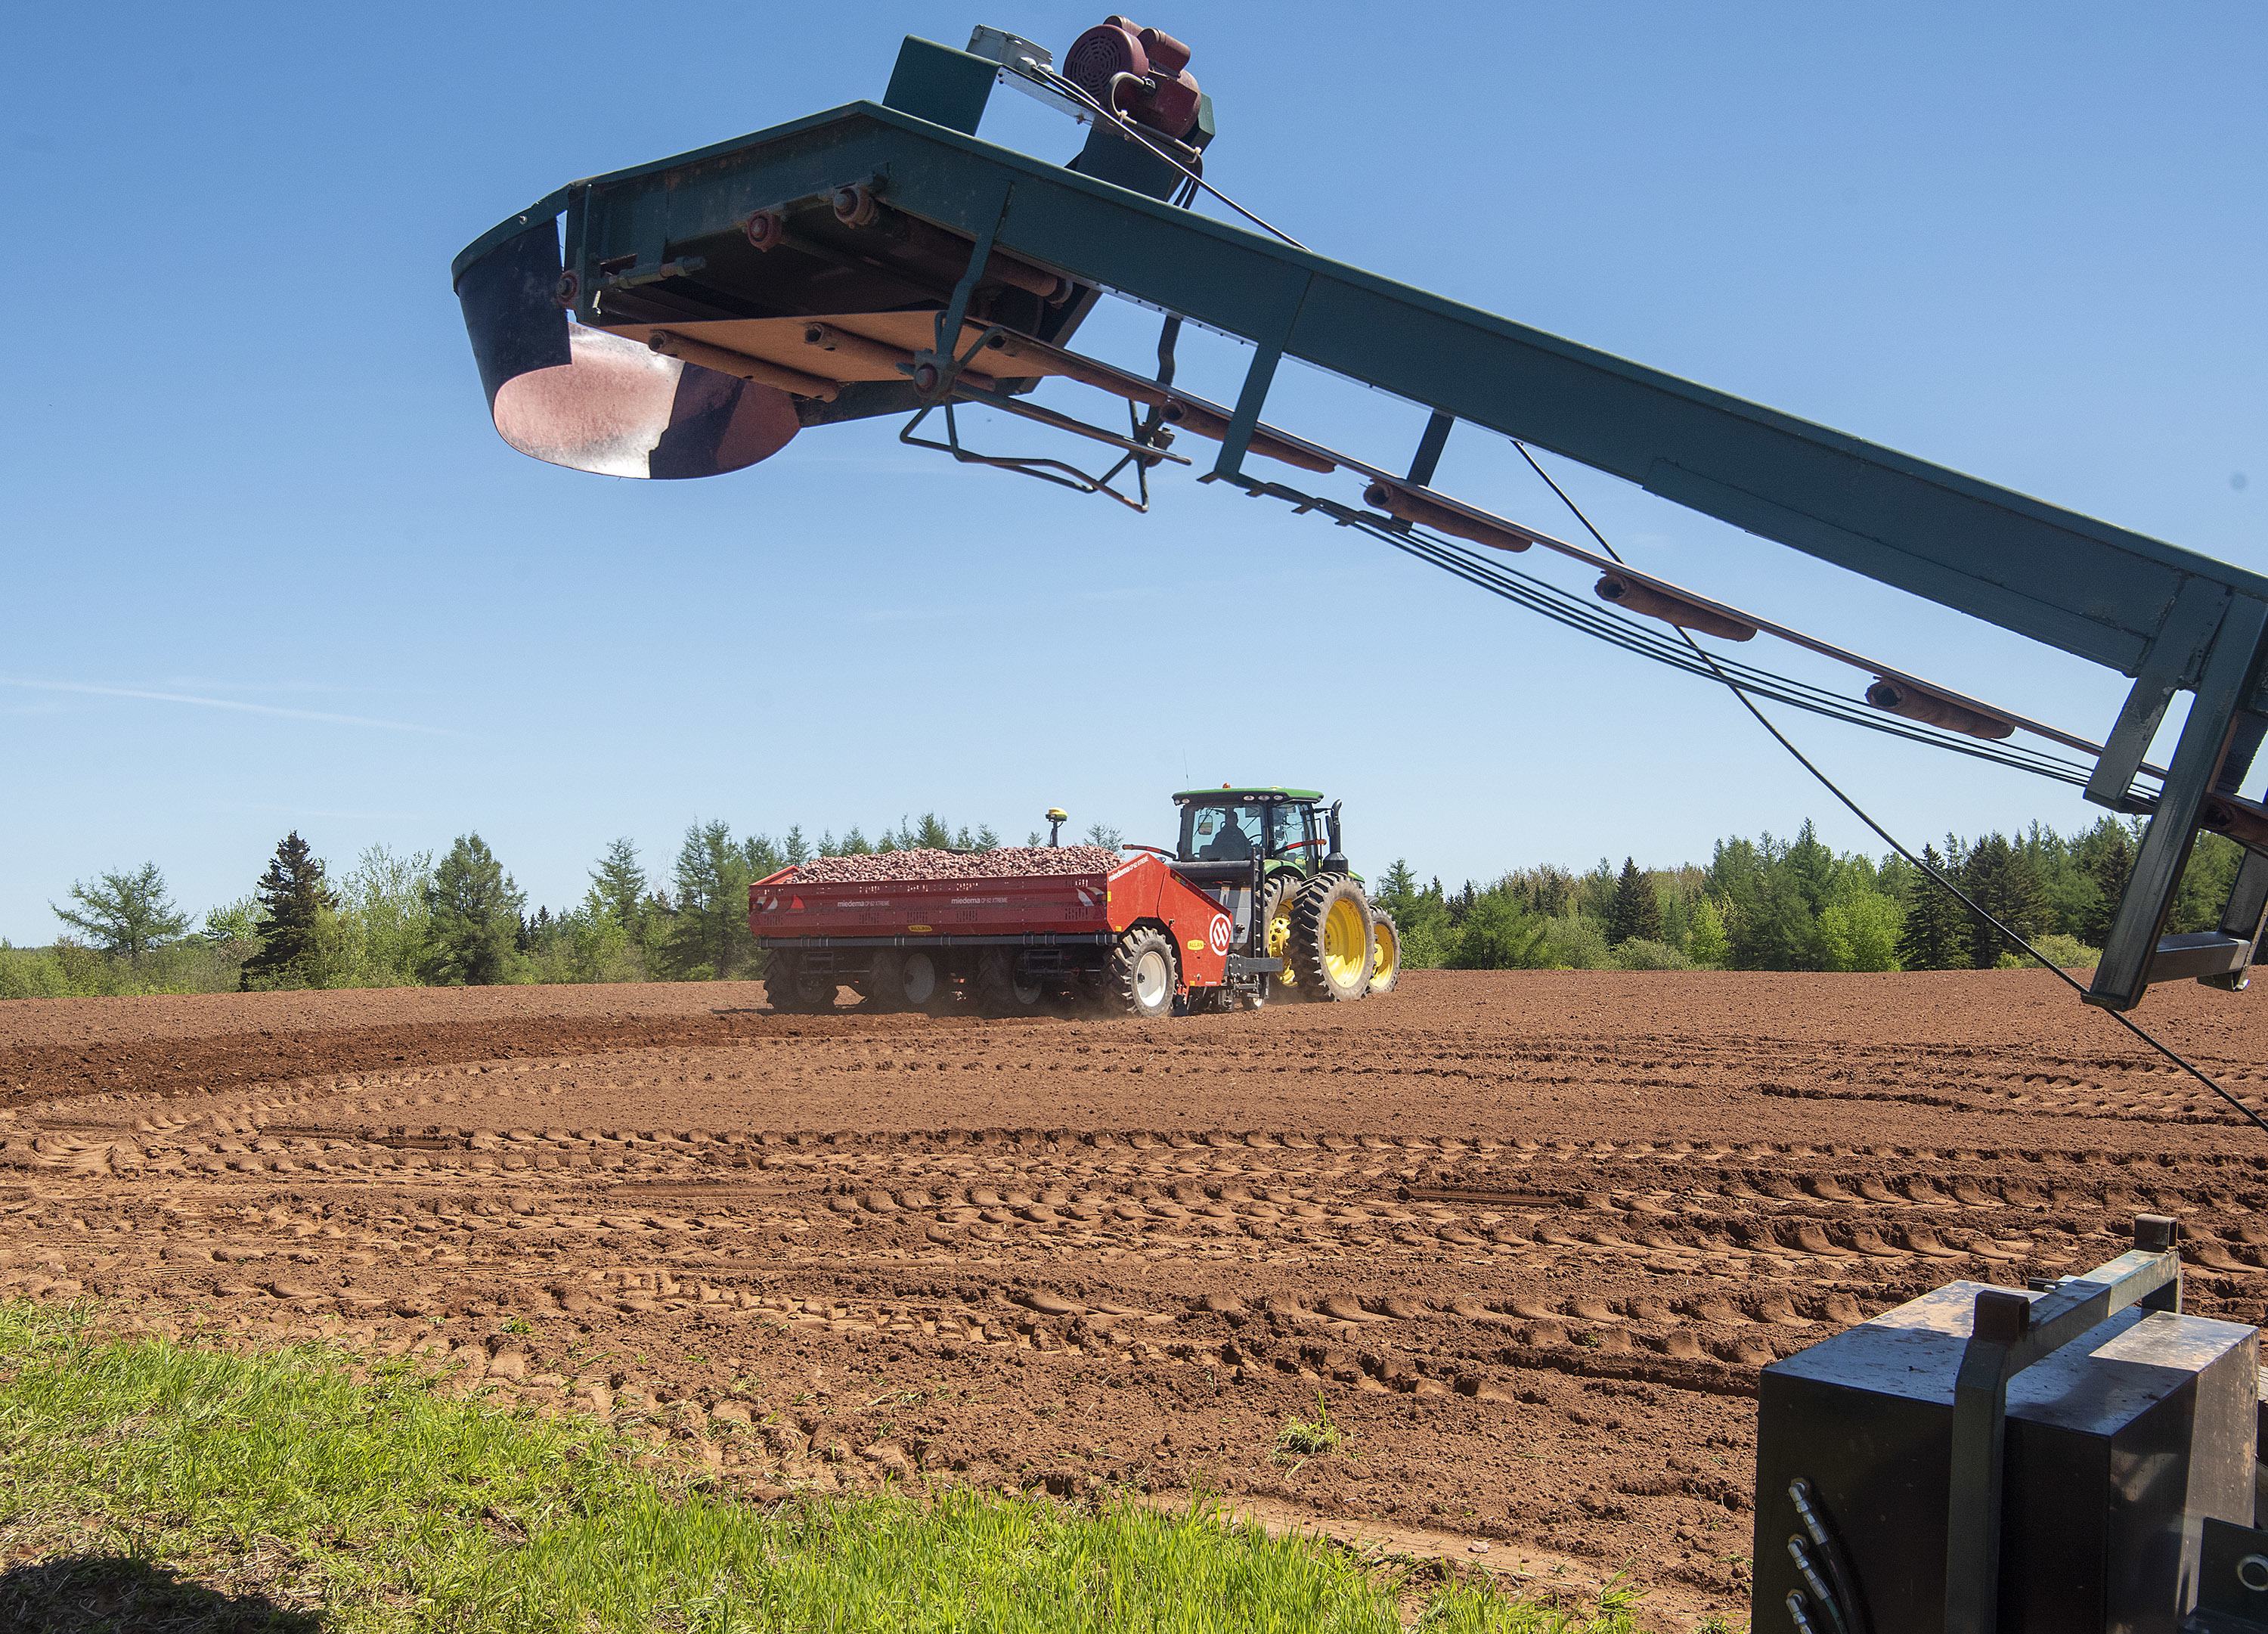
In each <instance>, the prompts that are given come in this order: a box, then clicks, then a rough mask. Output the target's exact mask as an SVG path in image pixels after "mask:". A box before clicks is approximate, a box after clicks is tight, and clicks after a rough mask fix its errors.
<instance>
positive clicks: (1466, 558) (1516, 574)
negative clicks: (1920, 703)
mask: <svg viewBox="0 0 2268 1634" xmlns="http://www.w3.org/2000/svg"><path fill="white" fill-rule="evenodd" d="M1249 491H1251V492H1253V493H1255V494H1265V495H1267V496H1268V497H1271V498H1278V499H1282V500H1285V501H1286V502H1287V503H1289V504H1292V505H1293V506H1294V508H1295V509H1296V510H1299V511H1320V512H1322V513H1324V514H1325V515H1327V516H1329V517H1330V518H1331V519H1332V520H1334V521H1336V522H1337V523H1338V524H1339V525H1340V526H1345V527H1352V528H1356V529H1358V530H1359V531H1361V532H1363V533H1365V534H1369V535H1371V536H1372V537H1373V538H1375V539H1377V540H1379V541H1381V542H1383V543H1385V544H1388V545H1391V546H1393V547H1394V548H1395V549H1397V550H1400V551H1402V552H1403V553H1404V554H1405V555H1408V556H1413V557H1415V558H1416V559H1418V560H1419V561H1422V562H1425V563H1427V564H1428V565H1430V566H1433V567H1438V568H1440V569H1441V570H1444V571H1445V572H1448V573H1450V574H1453V575H1454V576H1455V577H1457V578H1462V579H1464V580H1465V581H1466V582H1467V583H1469V584H1471V585H1476V586H1477V587H1479V588H1481V589H1483V590H1486V591H1488V592H1490V593H1491V594H1493V595H1497V596H1500V597H1502V598H1504V599H1505V600H1508V601H1512V602H1513V603H1515V604H1516V605H1518V606H1521V607H1526V608H1528V610H1529V611H1531V612H1535V613H1539V614H1542V615H1543V616H1544V617H1546V618H1549V619H1551V620H1553V621H1554V622H1557V623H1560V624H1564V625H1565V626H1567V627H1568V628H1570V629H1574V630H1576V631H1578V632H1579V633H1580V634H1583V635H1587V636H1592V637H1596V638H1597V639H1599V640H1602V641H1604V642H1606V643H1608V644H1609V645H1613V646H1618V647H1621V648H1623V649H1624V651H1630V652H1633V653H1636V654H1637V655H1638V656H1639V657H1641V658H1646V659H1653V661H1654V662H1656V663H1659V664H1663V665H1667V666H1669V667H1671V668H1673V669H1679V670H1683V671H1684V672H1685V673H1688V674H1692V675H1699V676H1702V677H1704V678H1706V679H1713V680H1718V681H1724V680H1726V679H1727V673H1726V667H1725V666H1726V665H1729V666H1730V668H1731V669H1732V670H1734V671H1736V672H1738V673H1740V674H1741V675H1742V684H1743V685H1745V686H1748V687H1749V688H1752V689H1754V690H1755V691H1756V692H1757V693H1758V694H1759V695H1761V696H1765V697H1769V698H1771V700H1772V701H1773V702H1775V703H1786V704H1788V705H1789V706H1791V707H1792V708H1795V709H1801V710H1809V711H1811V712H1812V713H1813V714H1816V715H1824V716H1826V717H1827V718H1830V719H1831V720H1838V721H1842V722H1844V723H1845V724H1846V725H1853V726H1862V727H1864V728H1866V729H1867V731H1869V732H1882V733H1885V734H1886V735H1889V736H1890V737H1896V738H1903V739H1905V740H1908V741H1910V742H1914V743H1919V744H1923V745H1926V746H1927V747H1932V748H1940V749H1949V750H1951V751H1952V752H1954V753H1955V754H1966V755H1969V756H1970V757H1972V758H1974V759H1977V760H1982V761H1987V762H1992V763H1993V764H1996V765H2001V766H2006V767H2008V768H2010V769H2013V770H2017V771H2024V772H2029V773H2031V774H2032V775H2033V776H2035V777H2048V778H2051V779H2053V780H2055V781H2057V782H2059V783H2066V784H2071V785H2073V787H2083V786H2085V784H2086V783H2087V769H2086V768H2085V767H2083V766H2080V765H2079V764H2078V763H2077V762H2069V761H2062V760H2058V759H2056V758H2055V757H2053V756H2051V755H2047V754H2041V753H2039V752H2037V751H2035V750H2029V749H2021V748H2015V747H2008V746H2006V745H2000V744H1990V743H1986V742H1984V741H1981V740H1972V739H1969V738H1966V737H1962V736H1958V735H1956V734H1954V733H1951V732H1942V731H1940V730H1939V729H1936V728H1933V727H1931V726H1928V725H1924V724H1922V723H1918V722H1914V721H1911V720H1908V719H1905V718H1902V717H1895V716H1887V715H1883V714H1881V713H1879V712H1877V711H1875V710H1862V709H1861V708H1860V707H1859V705H1858V704H1856V703H1852V701H1851V700H1849V699H1846V698H1844V697H1842V696H1839V695H1837V694H1835V693H1831V692H1829V691H1826V690H1825V689H1824V688H1817V687H1814V686H1812V685H1810V683H1808V682H1806V681H1796V680H1793V678H1791V677H1787V676H1783V675H1778V674H1774V673H1771V671H1769V670H1762V669H1757V668H1756V667H1754V666H1749V665H1745V664H1741V663H1739V662H1738V661H1737V660H1725V661H1724V663H1723V664H1719V663H1718V662H1716V661H1712V660H1711V659H1708V658H1707V657H1706V655H1704V656H1703V657H1701V658H1700V659H1696V658H1695V657H1694V656H1693V655H1692V654H1691V653H1690V652H1688V651H1686V650H1685V649H1684V648H1683V647H1680V646H1679V645H1678V644H1676V642H1675V641H1674V640H1673V639H1671V638H1669V637H1663V636H1658V635H1656V634H1655V633H1654V632H1653V631H1652V630H1651V629H1646V627H1644V626H1642V625H1640V624H1638V622H1636V621H1635V620H1632V619H1630V618H1627V617H1625V616H1624V615H1621V614H1618V613H1615V612H1611V611H1609V609H1607V608H1605V607H1594V606H1593V605H1592V604H1591V603H1589V602H1587V601H1586V600H1582V599H1581V598H1580V597H1578V596H1576V595H1574V594H1573V593H1570V592H1568V591H1565V590H1563V589H1561V588H1560V587H1559V586H1557V585H1553V584H1551V583H1550V581H1548V580H1545V579H1541V578H1534V577H1532V576H1530V575H1528V574H1526V573H1521V572H1520V571H1518V570H1514V569H1510V568H1506V567H1503V566H1501V565H1499V563H1496V562H1494V561H1492V560H1490V559H1488V558H1486V557H1484V556H1481V555H1479V554H1478V553H1477V552H1475V551H1472V550H1469V549H1468V548H1466V547H1464V546H1462V545H1460V544H1456V543H1454V542H1453V541H1447V540H1445V539H1440V538H1438V537H1435V536H1434V535H1432V534H1430V533H1428V532H1426V531H1425V530H1422V529H1419V528H1417V527H1410V528H1407V529H1403V528H1393V527H1388V526H1382V525H1381V519H1377V518H1374V517H1373V516H1372V515H1371V514H1370V513H1369V512H1365V511H1358V510H1355V509H1353V508H1351V507H1350V506H1346V505H1342V504H1337V503H1336V502H1334V501H1332V500H1329V499H1325V498H1322V497H1317V496H1314V495H1311V494H1305V493H1301V492H1300V490H1298V489H1293V488H1289V487H1286V486H1285V485H1284V484H1282V483H1278V482H1263V483H1258V484H1255V485H1254V486H1252V488H1251V489H1249ZM1680 633H1681V634H1683V632H1682V631H1681V632H1680ZM1689 645H1690V642H1689Z"/></svg>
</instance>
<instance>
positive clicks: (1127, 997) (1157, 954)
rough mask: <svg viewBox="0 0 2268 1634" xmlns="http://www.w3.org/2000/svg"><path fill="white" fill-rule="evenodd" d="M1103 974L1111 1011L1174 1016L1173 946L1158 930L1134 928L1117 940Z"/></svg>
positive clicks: (1152, 1016) (1141, 1015)
mask: <svg viewBox="0 0 2268 1634" xmlns="http://www.w3.org/2000/svg"><path fill="white" fill-rule="evenodd" d="M1107 974H1108V987H1107V989H1106V990H1107V991H1108V994H1109V997H1110V1001H1111V1008H1112V1009H1114V1010H1116V1011H1117V1012H1119V1013H1120V1014H1121V1015H1129V1016H1139V1017H1142V1018H1143V1019H1154V1018H1156V1017H1159V1016H1169V1015H1171V1014H1173V1013H1174V986H1175V982H1174V945H1173V944H1172V943H1171V942H1169V941H1167V939H1166V938H1165V937H1164V936H1163V935H1162V934H1160V932H1159V931H1153V930H1152V929H1150V928H1149V927H1147V926H1137V927H1136V928H1135V929H1133V930H1131V931H1128V932H1127V933H1126V934H1125V935H1123V936H1122V937H1120V938H1118V946H1116V947H1114V948H1112V949H1111V950H1110V968H1109V970H1108V973H1107Z"/></svg>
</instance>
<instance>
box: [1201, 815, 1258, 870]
mask: <svg viewBox="0 0 2268 1634" xmlns="http://www.w3.org/2000/svg"><path fill="white" fill-rule="evenodd" d="M1266 821H1267V807H1266V806H1205V807H1204V808H1202V809H1201V810H1199V811H1198V812H1197V828H1196V837H1197V839H1199V840H1202V841H1204V843H1203V844H1202V845H1201V846H1199V847H1198V849H1197V857H1198V859H1199V860H1201V861H1204V862H1209V863H1245V862H1250V861H1251V860H1252V857H1253V853H1254V851H1255V850H1257V849H1258V847H1259V845H1260V843H1261V839H1260V836H1261V835H1262V833H1263V824H1264V823H1265V822H1266ZM1207 835H1211V838H1210V839H1207V838H1206V836H1207Z"/></svg>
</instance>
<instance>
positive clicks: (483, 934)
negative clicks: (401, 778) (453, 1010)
mask: <svg viewBox="0 0 2268 1634" xmlns="http://www.w3.org/2000/svg"><path fill="white" fill-rule="evenodd" d="M526 908H527V894H526V893H524V892H523V891H521V890H520V888H519V887H518V886H517V885H515V884H513V883H512V876H511V875H510V874H508V873H506V872H504V865H503V864H502V863H499V862H498V861H497V859H496V853H495V852H493V851H491V850H489V847H488V842H486V841H485V840H483V839H482V838H481V836H480V835H477V834H465V835H458V836H457V843H455V844H454V845H453V846H451V847H450V848H449V854H448V855H447V856H446V857H443V858H442V859H441V861H440V863H439V865H438V866H437V867H436V868H435V869H434V870H433V879H432V881H431V884H429V885H427V886H426V887H425V913H426V937H427V941H426V946H425V951H424V956H423V958H422V959H421V960H420V961H418V975H419V977H420V979H421V980H423V981H424V982H425V983H428V984H429V985H431V986H434V987H487V986H490V985H493V984H494V983H498V982H502V981H504V980H505V979H506V977H508V976H509V975H511V972H512V956H513V944H514V943H515V942H516V941H517V940H518V939H519V916H520V913H521V911H522V910H523V909H526Z"/></svg>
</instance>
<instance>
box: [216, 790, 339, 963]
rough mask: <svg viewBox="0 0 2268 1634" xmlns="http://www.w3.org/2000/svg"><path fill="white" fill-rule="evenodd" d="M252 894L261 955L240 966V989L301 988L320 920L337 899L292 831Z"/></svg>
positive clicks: (318, 865)
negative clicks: (293, 985) (298, 985)
mask: <svg viewBox="0 0 2268 1634" xmlns="http://www.w3.org/2000/svg"><path fill="white" fill-rule="evenodd" d="M253 894H254V895H255V896H256V897H258V898H259V900H260V921H259V924H257V925H256V926H255V927H254V928H255V930H256V931H258V933H259V936H260V951H259V952H258V953H254V955H253V956H252V957H251V958H249V959H247V960H246V961H244V974H243V975H242V976H241V977H240V978H239V983H238V984H239V986H240V987H241V988H242V989H243V990H244V991H246V992H247V993H249V992H251V991H253V990H254V989H256V988H259V987H263V986H276V985H284V984H289V983H293V982H298V983H305V982H306V981H308V980H310V979H311V975H310V972H311V968H312V967H313V964H314V961H315V956H316V944H315V933H316V928H317V926H318V924H320V920H321V918H322V916H323V915H324V914H326V913H335V912H337V911H338V906H339V899H338V897H337V895H336V894H335V893H334V892H333V891H332V890H331V887H329V886H328V884H327V883H325V881H324V878H323V864H322V859H321V858H320V857H317V856H316V855H315V853H314V851H313V850H312V849H311V848H310V847H309V846H308V844H307V843H306V841H305V840H303V839H301V838H300V837H299V831H298V829H297V828H294V829H292V830H291V833H290V834H288V835H284V838H282V839H281V840H278V841H277V842H276V855H275V856H274V857H270V858H269V861H268V872H265V873H263V874H261V876H260V883H259V885H258V886H257V887H255V888H254V893H253Z"/></svg>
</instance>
